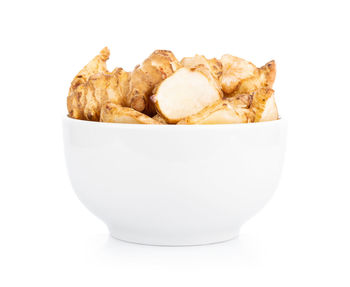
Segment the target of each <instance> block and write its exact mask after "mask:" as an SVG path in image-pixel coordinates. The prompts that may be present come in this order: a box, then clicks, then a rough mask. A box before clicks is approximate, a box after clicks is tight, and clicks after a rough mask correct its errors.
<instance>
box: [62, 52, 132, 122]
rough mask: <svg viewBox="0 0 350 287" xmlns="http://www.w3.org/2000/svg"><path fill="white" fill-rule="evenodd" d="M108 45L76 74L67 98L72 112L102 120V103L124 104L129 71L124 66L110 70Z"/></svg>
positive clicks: (94, 119) (78, 117) (71, 114)
mask: <svg viewBox="0 0 350 287" xmlns="http://www.w3.org/2000/svg"><path fill="white" fill-rule="evenodd" d="M108 58H109V50H108V48H104V49H103V50H101V52H100V54H99V55H98V56H96V57H95V58H94V59H93V60H92V61H90V62H89V63H88V64H87V65H86V66H85V67H84V68H83V69H82V70H81V71H80V72H79V73H78V75H77V76H76V77H75V78H74V80H73V82H72V84H71V87H70V90H69V95H68V98H67V107H68V112H69V116H70V117H72V118H76V119H81V120H89V121H99V120H100V111H101V107H102V105H103V104H104V103H105V102H107V101H110V102H113V103H115V104H120V105H124V104H125V97H126V94H127V93H128V91H129V80H130V76H129V73H127V72H125V71H124V70H123V69H122V68H116V69H115V70H114V71H112V72H108V70H107V68H106V61H107V60H108Z"/></svg>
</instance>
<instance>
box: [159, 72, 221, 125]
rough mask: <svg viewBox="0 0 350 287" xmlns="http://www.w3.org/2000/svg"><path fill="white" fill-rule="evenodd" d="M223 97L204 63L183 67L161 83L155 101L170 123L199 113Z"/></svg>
mask: <svg viewBox="0 0 350 287" xmlns="http://www.w3.org/2000/svg"><path fill="white" fill-rule="evenodd" d="M220 98H221V91H220V89H219V88H218V85H217V82H216V81H215V79H214V78H213V76H212V75H211V74H210V72H209V71H208V70H207V69H206V68H205V67H204V66H200V67H198V68H196V69H188V68H181V69H179V70H177V71H176V72H175V73H174V74H173V75H172V76H170V77H168V78H167V79H166V80H164V81H163V82H162V83H161V84H160V86H159V87H158V89H157V91H156V94H155V96H154V98H153V99H154V101H155V104H156V108H157V110H158V112H159V113H160V114H161V115H162V116H163V117H164V118H165V119H166V121H167V122H168V123H177V122H178V121H180V120H181V119H183V118H185V117H188V116H190V115H193V114H196V113H198V112H199V111H201V110H202V109H203V108H205V107H207V106H209V105H211V104H213V103H214V102H216V101H217V100H219V99H220Z"/></svg>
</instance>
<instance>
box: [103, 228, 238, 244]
mask: <svg viewBox="0 0 350 287" xmlns="http://www.w3.org/2000/svg"><path fill="white" fill-rule="evenodd" d="M110 234H111V237H113V238H114V239H117V240H120V241H124V242H128V243H134V244H141V245H151V246H199V245H209V244H217V243H223V242H226V241H230V240H233V239H236V238H237V237H238V236H239V228H238V229H236V230H234V231H232V232H228V233H222V234H219V235H211V234H210V235H207V236H183V237H181V236H177V237H176V238H175V237H171V236H169V237H168V238H167V237H165V236H154V237H151V236H144V235H143V236H141V235H140V236H136V235H131V234H125V233H123V232H120V230H117V231H116V230H114V229H112V228H110Z"/></svg>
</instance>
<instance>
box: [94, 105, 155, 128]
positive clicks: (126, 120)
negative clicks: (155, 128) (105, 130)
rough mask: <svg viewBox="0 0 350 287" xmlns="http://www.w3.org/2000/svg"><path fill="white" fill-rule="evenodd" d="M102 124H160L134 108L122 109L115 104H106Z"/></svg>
mask: <svg viewBox="0 0 350 287" xmlns="http://www.w3.org/2000/svg"><path fill="white" fill-rule="evenodd" d="M100 121H101V122H108V123H122V124H148V125H151V124H152V125H159V124H160V122H158V121H156V120H154V119H152V118H150V117H149V116H146V115H145V114H143V113H140V112H138V111H135V110H134V109H132V108H128V107H122V106H120V105H116V104H114V103H106V104H105V105H104V106H103V107H102V110H101V118H100Z"/></svg>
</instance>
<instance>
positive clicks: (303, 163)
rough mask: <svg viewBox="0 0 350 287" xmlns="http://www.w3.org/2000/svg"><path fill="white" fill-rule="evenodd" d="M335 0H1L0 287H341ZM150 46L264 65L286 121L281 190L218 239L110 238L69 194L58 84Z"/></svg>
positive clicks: (342, 102) (342, 65)
mask: <svg viewBox="0 0 350 287" xmlns="http://www.w3.org/2000/svg"><path fill="white" fill-rule="evenodd" d="M346 4H348V3H347V1H305V0H304V1H288V2H287V1H247V0H246V1H226V2H225V1H219V0H215V1H198V2H197V1H190V0H187V1H171V2H170V1H150V0H148V1H140V2H137V1H110V2H108V1H97V0H96V1H69V2H64V1H55V2H53V1H52V2H51V1H42V2H40V1H6V2H5V1H1V4H0V29H1V34H0V37H1V44H0V51H1V53H0V83H1V86H0V87H1V89H0V97H1V101H0V107H1V110H0V125H1V131H0V135H1V140H0V145H1V149H0V168H1V173H0V177H1V179H0V224H1V225H0V286H6V287H8V286H177V287H178V286H254V287H256V286H269V287H272V286H279V287H281V286H283V287H288V286H349V284H350V272H349V271H350V207H349V206H350V184H349V178H350V173H349V162H350V155H349V147H350V140H349V133H350V128H349V124H350V120H349V118H350V114H349V105H350V91H349V78H350V72H349V71H350V70H349V65H350V57H349V52H350V44H349V27H350V20H349V19H350V17H349V11H350V10H349V7H347V5H346ZM105 45H108V46H109V48H110V49H111V58H110V61H109V63H108V65H109V67H110V68H111V69H112V68H113V67H115V66H122V67H124V68H126V69H129V70H130V69H132V68H133V67H134V66H135V65H136V64H138V63H140V62H142V60H143V59H144V58H146V57H147V56H148V55H149V54H150V53H151V52H152V51H153V50H154V49H171V50H172V51H173V52H174V53H175V55H176V56H177V57H178V58H182V57H183V56H191V55H194V54H195V53H199V54H204V55H206V56H208V57H213V56H217V57H220V56H221V55H222V54H223V53H231V54H233V55H236V56H240V57H243V58H246V59H248V60H250V61H252V62H254V63H255V64H256V65H263V64H264V63H265V62H267V61H269V60H271V59H275V60H276V62H277V65H278V66H277V68H278V75H277V80H276V84H275V90H276V98H277V101H278V106H279V110H280V114H281V115H282V117H284V118H285V119H287V120H288V122H289V136H288V152H287V154H286V161H285V168H284V171H283V176H282V179H281V182H280V186H279V188H278V190H277V192H276V194H275V196H274V198H273V199H272V201H271V202H270V203H269V204H268V205H267V206H266V208H265V209H264V210H263V211H262V212H260V213H259V214H258V215H257V216H256V217H255V218H254V219H252V220H251V221H249V222H248V223H247V224H246V225H245V226H244V227H243V228H242V233H241V236H240V238H239V239H238V240H234V241H231V242H227V243H224V244H218V245H210V246H202V247H187V248H159V247H146V246H140V245H133V244H128V243H123V242H119V241H117V240H114V239H111V238H110V237H109V235H108V231H107V228H106V227H105V226H104V224H103V223H102V222H100V221H99V220H98V219H97V218H95V217H94V216H93V215H91V214H90V213H89V212H88V211H87V210H86V209H85V208H84V207H83V205H82V204H81V203H80V202H79V201H78V199H77V198H76V196H75V194H74V192H73V190H72V188H71V186H70V183H69V180H68V177H67V174H66V170H65V163H64V157H63V147H62V130H61V119H62V117H63V116H65V114H66V106H65V99H66V96H67V92H68V88H69V85H70V81H71V80H72V79H73V77H74V76H75V74H76V73H77V72H78V71H79V70H80V68H81V67H83V66H84V65H85V64H86V63H87V62H88V61H89V60H90V59H91V58H92V57H93V56H95V55H96V54H97V53H98V52H99V50H100V49H102V48H103V47H104V46H105Z"/></svg>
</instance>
